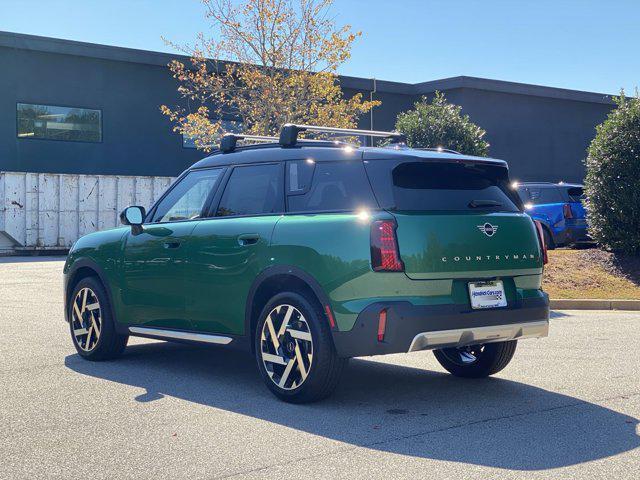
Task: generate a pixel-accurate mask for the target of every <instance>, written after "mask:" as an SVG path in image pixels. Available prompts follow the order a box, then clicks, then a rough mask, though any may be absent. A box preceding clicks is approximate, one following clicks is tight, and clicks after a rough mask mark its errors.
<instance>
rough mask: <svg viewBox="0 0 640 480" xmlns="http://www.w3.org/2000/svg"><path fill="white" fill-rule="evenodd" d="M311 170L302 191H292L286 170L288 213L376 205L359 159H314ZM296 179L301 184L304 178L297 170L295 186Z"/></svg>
mask: <svg viewBox="0 0 640 480" xmlns="http://www.w3.org/2000/svg"><path fill="white" fill-rule="evenodd" d="M291 163H292V164H293V162H291ZM290 168H291V164H290ZM312 173H313V175H312V179H311V186H310V188H307V189H306V190H305V189H301V190H300V191H302V192H304V193H303V194H296V192H295V191H293V188H292V179H291V171H289V182H288V183H289V187H288V188H289V195H288V197H287V200H288V207H289V211H290V212H310V211H316V212H323V211H336V210H347V211H351V210H357V209H359V208H363V207H364V208H377V206H378V205H377V203H376V201H375V198H374V196H373V192H372V191H371V186H370V185H369V181H368V180H367V175H366V173H365V171H364V166H363V165H362V162H361V161H340V162H318V163H317V164H316V165H315V170H314V171H313V172H312ZM300 182H302V184H304V183H305V182H306V180H305V179H304V175H303V176H302V179H301V177H300V174H299V173H298V186H300ZM307 182H308V181H307Z"/></svg>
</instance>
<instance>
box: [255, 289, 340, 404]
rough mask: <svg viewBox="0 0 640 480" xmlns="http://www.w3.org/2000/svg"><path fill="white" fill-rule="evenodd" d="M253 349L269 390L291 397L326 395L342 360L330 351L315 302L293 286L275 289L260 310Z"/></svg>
mask: <svg viewBox="0 0 640 480" xmlns="http://www.w3.org/2000/svg"><path fill="white" fill-rule="evenodd" d="M255 351H256V360H257V363H258V369H259V370H260V373H261V375H262V378H263V379H264V381H265V383H266V385H267V387H268V388H269V390H271V391H272V392H273V393H274V394H275V395H276V396H277V397H278V398H280V399H281V400H284V401H286V402H291V403H309V402H315V401H317V400H321V399H323V398H326V397H328V396H329V395H330V394H331V393H332V392H333V391H334V390H335V388H336V386H337V384H338V381H339V379H340V376H341V373H342V370H343V369H344V365H345V364H346V360H345V359H342V358H339V357H338V356H337V354H336V351H335V348H334V346H333V341H332V339H331V331H330V329H329V325H328V323H327V319H326V318H325V316H324V314H323V313H322V311H321V310H320V308H319V307H318V306H317V305H316V304H315V302H313V301H312V300H310V299H307V298H306V297H304V296H302V295H300V294H298V293H293V292H285V293H280V294H278V295H275V296H274V297H273V298H272V299H271V300H270V301H269V302H268V303H267V305H266V306H265V307H264V309H263V310H262V313H261V314H260V317H259V319H258V323H257V325H256V330H255Z"/></svg>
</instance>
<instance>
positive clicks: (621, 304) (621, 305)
mask: <svg viewBox="0 0 640 480" xmlns="http://www.w3.org/2000/svg"><path fill="white" fill-rule="evenodd" d="M550 302H551V308H552V309H555V310H631V311H640V300H600V299H551V301H550Z"/></svg>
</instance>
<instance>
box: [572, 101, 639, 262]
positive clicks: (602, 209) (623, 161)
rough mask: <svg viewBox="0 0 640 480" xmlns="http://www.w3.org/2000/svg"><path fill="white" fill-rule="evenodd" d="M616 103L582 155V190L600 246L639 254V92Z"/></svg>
mask: <svg viewBox="0 0 640 480" xmlns="http://www.w3.org/2000/svg"><path fill="white" fill-rule="evenodd" d="M616 103H617V104H618V107H617V108H616V109H615V110H613V111H612V112H611V113H609V115H608V117H607V119H606V120H605V121H604V122H603V123H602V124H600V125H598V126H597V127H596V136H595V138H594V139H593V141H592V142H591V145H590V146H589V152H588V156H587V160H586V166H587V176H586V179H585V195H586V207H587V219H588V221H589V228H590V233H591V236H592V237H593V238H594V239H595V240H596V241H597V242H598V243H599V244H601V245H602V246H603V247H605V248H607V249H609V250H613V251H617V252H621V253H626V254H631V255H638V254H640V98H638V96H637V95H636V97H634V98H626V97H625V96H624V92H622V94H621V96H620V97H619V98H617V99H616Z"/></svg>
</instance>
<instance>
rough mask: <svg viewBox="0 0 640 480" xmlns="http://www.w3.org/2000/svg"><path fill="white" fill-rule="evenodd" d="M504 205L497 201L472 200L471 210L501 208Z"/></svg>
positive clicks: (470, 203)
mask: <svg viewBox="0 0 640 480" xmlns="http://www.w3.org/2000/svg"><path fill="white" fill-rule="evenodd" d="M501 206H502V204H501V203H500V202H497V201H496V200H471V201H470V202H469V208H482V207H501Z"/></svg>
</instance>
